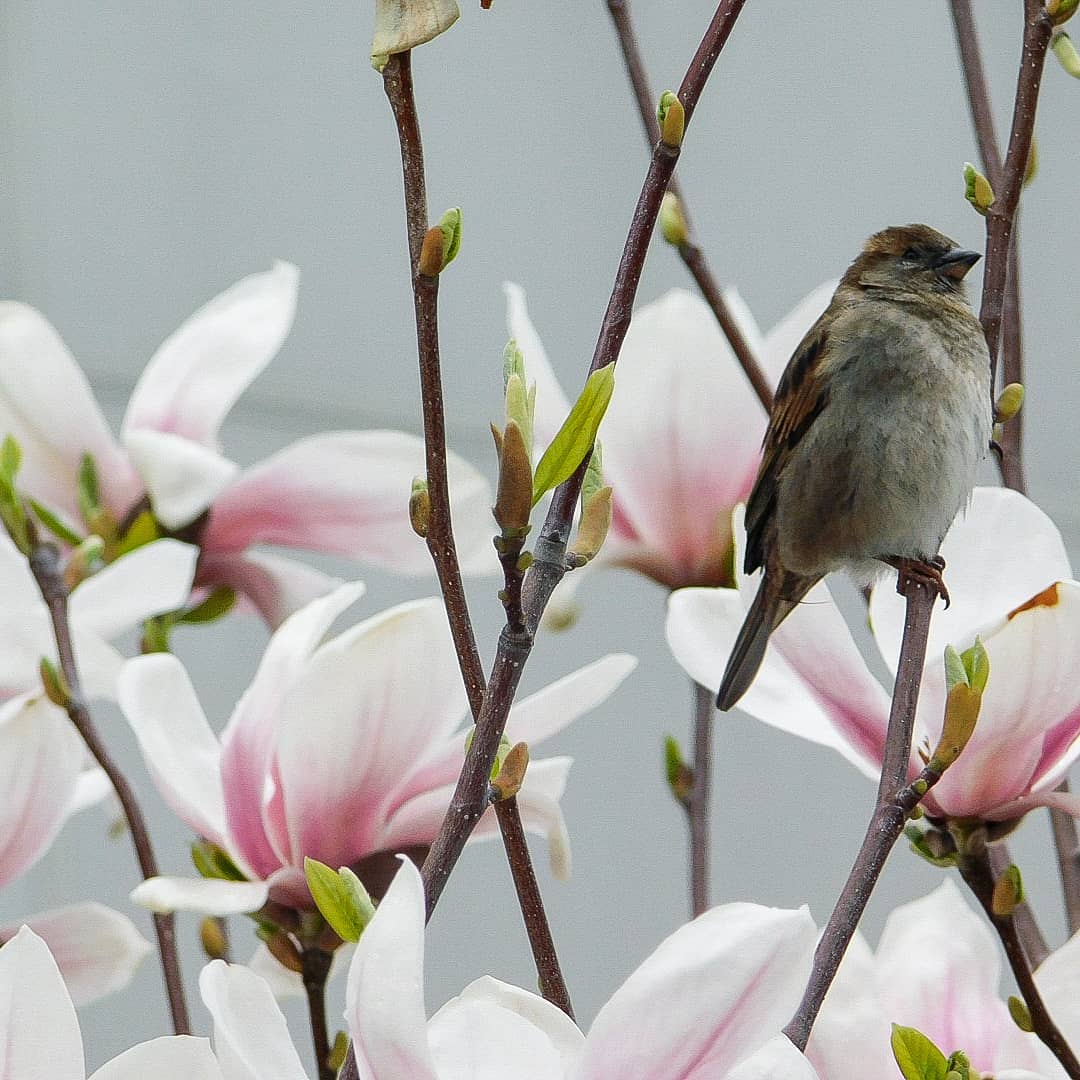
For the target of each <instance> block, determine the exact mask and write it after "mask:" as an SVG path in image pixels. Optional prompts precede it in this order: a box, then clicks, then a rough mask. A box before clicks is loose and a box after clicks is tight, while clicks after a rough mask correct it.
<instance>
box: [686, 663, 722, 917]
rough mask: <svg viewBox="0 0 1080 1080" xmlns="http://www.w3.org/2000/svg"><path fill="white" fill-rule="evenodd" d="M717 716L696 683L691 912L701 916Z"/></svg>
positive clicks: (689, 802)
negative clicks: (714, 725) (714, 731)
mask: <svg viewBox="0 0 1080 1080" xmlns="http://www.w3.org/2000/svg"><path fill="white" fill-rule="evenodd" d="M715 714H716V705H715V695H714V694H713V692H712V691H711V690H709V689H708V687H705V686H702V685H700V684H699V683H694V761H693V765H692V770H693V774H694V782H693V784H692V785H691V787H690V792H689V794H688V795H687V798H686V815H687V819H688V821H689V825H690V909H691V911H692V912H693V914H694V915H700V914H701V913H702V912H703V911H707V910H708V907H709V796H710V794H711V791H712V729H713V717H714V716H715Z"/></svg>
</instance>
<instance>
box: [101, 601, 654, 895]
mask: <svg viewBox="0 0 1080 1080" xmlns="http://www.w3.org/2000/svg"><path fill="white" fill-rule="evenodd" d="M361 592H362V587H361V586H359V585H346V586H342V587H340V588H338V589H336V590H335V591H334V592H332V593H331V594H330V595H328V596H326V597H323V598H322V599H320V600H316V601H313V602H312V603H311V604H309V605H307V606H306V607H305V608H302V609H301V610H300V611H298V612H296V614H294V615H293V616H292V617H291V618H289V619H288V620H286V621H285V622H284V623H283V624H282V626H281V627H280V628H279V629H278V630H277V632H276V633H275V634H274V635H273V637H272V638H271V640H270V643H269V645H268V646H267V649H266V653H265V654H264V656H263V659H262V662H261V664H260V666H259V669H258V671H257V673H256V675H255V678H254V680H253V682H252V684H251V686H250V687H249V688H248V690H247V692H246V693H245V694H244V696H243V697H242V698H241V699H240V701H239V703H238V704H237V706H236V708H235V710H234V711H233V714H232V717H231V718H230V720H229V722H228V724H227V725H226V727H225V730H224V732H223V734H222V737H221V740H220V742H219V741H218V738H217V736H215V735H214V733H213V732H212V730H211V728H210V726H209V724H208V723H207V721H206V717H205V716H204V714H203V712H202V709H201V707H200V706H199V703H198V700H197V698H196V697H195V692H194V690H193V689H192V687H191V684H190V682H189V681H188V677H187V674H186V672H185V671H184V668H183V666H182V665H181V663H180V661H179V660H177V659H176V658H175V657H173V656H170V655H164V654H158V655H153V656H143V657H138V658H136V659H135V660H132V661H129V663H128V664H127V665H126V667H125V668H124V671H123V673H122V674H121V677H120V704H121V707H122V708H123V710H124V712H125V713H126V715H127V718H128V720H129V721H130V723H131V725H132V727H133V729H134V730H135V734H136V736H137V737H138V740H139V745H140V747H141V749H142V752H143V756H144V758H145V759H146V762H147V765H148V766H149V769H150V773H151V775H152V777H153V779H154V782H155V783H156V784H157V787H158V789H159V790H160V792H161V794H162V796H163V797H164V798H165V800H166V801H167V802H168V803H169V805H170V806H171V807H172V808H173V810H175V811H176V813H177V814H178V815H179V816H180V817H181V818H183V819H184V820H185V821H186V822H187V823H188V824H189V825H190V826H191V827H192V828H193V829H194V830H195V831H196V832H197V833H198V834H199V835H200V836H203V837H205V838H206V839H208V840H210V841H212V842H213V843H215V844H217V845H219V846H220V847H221V848H223V849H224V850H225V851H226V852H227V853H228V854H229V856H230V857H231V858H232V859H233V861H234V862H235V863H236V865H237V867H239V869H240V870H241V871H242V873H243V874H244V876H245V877H246V878H248V879H249V880H248V881H244V882H235V881H221V880H208V881H191V882H186V881H179V880H176V879H161V878H158V879H154V880H153V881H151V882H147V883H145V884H144V885H142V886H140V887H139V888H138V889H137V890H136V892H135V896H136V899H137V900H138V901H139V902H140V903H144V904H146V905H147V906H150V907H153V908H157V909H165V908H176V909H180V908H187V909H194V910H201V911H209V912H212V913H219V914H226V913H229V912H239V911H253V910H255V909H257V908H258V907H260V906H261V905H262V904H263V903H264V901H265V900H266V898H267V896H268V895H270V896H272V897H273V898H274V899H277V900H280V901H282V902H285V903H288V904H289V905H291V906H299V907H310V905H311V899H310V896H309V894H308V890H307V885H306V881H305V878H304V871H303V863H304V857H305V856H310V857H312V858H315V859H318V860H320V861H321V862H324V863H328V864H329V865H331V866H334V867H338V866H342V865H354V864H356V863H357V862H358V861H359V860H361V859H363V858H364V857H366V856H368V855H374V854H376V853H379V852H391V853H392V852H396V851H402V850H405V849H407V848H410V847H413V846H423V845H428V844H430V843H431V842H432V840H433V839H434V838H435V835H436V833H437V831H438V828H439V826H440V824H441V823H442V819H443V816H444V815H445V812H446V808H447V806H448V804H449V801H450V795H451V792H452V790H453V785H454V783H455V782H456V780H457V776H458V773H459V772H460V770H461V765H462V761H463V760H464V751H465V737H466V729H465V728H464V727H463V726H462V718H463V715H464V713H465V696H464V690H463V688H462V685H461V677H460V674H459V672H458V667H457V662H456V659H455V654H454V650H453V645H452V642H451V640H450V634H449V629H448V627H447V625H446V613H445V611H444V610H443V606H442V603H441V601H439V600H436V599H431V600H420V601H414V602H412V603H408V604H402V605H400V606H399V607H395V608H391V609H390V610H388V611H385V612H383V613H382V614H380V615H376V616H374V617H373V618H371V619H368V620H367V621H366V622H362V623H360V624H358V625H356V626H354V627H352V628H351V629H349V630H346V631H345V632H344V633H342V634H340V635H339V636H337V637H335V638H331V639H330V640H329V641H326V642H325V643H323V644H320V642H321V641H322V639H323V636H324V635H325V633H326V631H327V630H328V629H329V627H330V625H331V623H332V622H333V621H334V619H335V618H336V617H337V616H338V615H340V614H341V613H342V612H343V611H344V610H345V609H346V608H347V607H348V606H349V605H350V604H352V603H353V602H354V601H355V600H356V599H357V598H358V597H359V596H360V594H361ZM635 663H636V661H635V660H634V659H633V658H632V657H629V656H625V655H613V656H608V657H605V658H604V659H602V660H599V661H597V662H595V663H593V664H591V665H589V666H588V667H585V668H582V669H580V670H579V671H577V672H575V673H574V674H572V675H569V676H567V677H566V678H564V679H562V680H560V681H559V682H556V683H554V684H552V685H551V686H549V687H547V689H545V690H541V691H540V692H539V693H537V694H534V695H533V696H532V697H529V698H526V699H525V700H524V701H521V702H520V703H518V704H517V705H516V706H515V707H514V709H513V710H512V712H511V714H510V719H509V722H508V724H507V728H506V734H507V737H508V738H509V740H510V741H511V742H518V741H525V742H528V743H529V745H530V747H535V745H536V744H537V743H539V742H540V741H542V740H543V739H545V738H547V737H548V736H549V735H552V734H554V733H555V732H556V731H559V730H561V729H562V728H563V727H564V726H565V725H566V724H568V723H570V721H571V720H573V719H575V718H576V717H577V716H579V715H580V714H581V713H583V712H586V711H588V710H589V709H591V708H593V707H594V706H595V705H597V704H598V703H599V702H601V701H603V700H604V699H605V698H606V697H607V696H608V695H609V694H610V693H611V692H612V691H613V690H614V689H615V688H616V687H617V686H618V685H619V683H620V682H622V680H623V679H624V678H625V677H626V675H627V674H628V673H629V672H630V670H631V669H632V668H633V667H634V664H635ZM569 766H570V761H569V759H567V758H549V759H541V760H533V761H532V763H531V764H530V765H529V769H528V773H527V775H526V779H525V785H524V787H523V788H522V789H521V792H520V793H519V795H518V804H519V806H520V808H521V813H522V818H523V820H524V822H525V824H526V826H527V827H529V828H530V829H531V830H532V831H534V832H538V833H541V834H542V835H545V836H546V837H547V839H548V843H549V846H550V849H551V852H552V861H553V864H554V866H555V868H556V870H557V871H562V872H566V870H567V869H568V859H569V849H568V840H567V837H566V826H565V823H564V821H563V818H562V812H561V810H560V808H559V798H560V796H561V795H562V790H563V786H564V784H565V782H566V775H567V771H568V769H569ZM495 827H496V823H495V822H494V820H493V815H492V814H491V813H489V814H487V815H486V816H485V818H484V819H483V820H482V821H481V822H480V824H479V826H478V829H477V834H479V835H485V834H489V833H490V832H491V831H492V830H493V829H494V828H495Z"/></svg>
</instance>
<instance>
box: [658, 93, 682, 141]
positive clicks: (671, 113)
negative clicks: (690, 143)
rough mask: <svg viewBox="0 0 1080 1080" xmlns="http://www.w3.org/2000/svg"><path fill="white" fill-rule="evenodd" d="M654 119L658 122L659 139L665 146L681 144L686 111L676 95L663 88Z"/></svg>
mask: <svg viewBox="0 0 1080 1080" xmlns="http://www.w3.org/2000/svg"><path fill="white" fill-rule="evenodd" d="M656 119H657V120H658V121H659V122H660V141H661V142H662V143H663V144H664V145H665V146H675V147H678V146H682V141H683V133H684V131H685V129H686V111H685V110H684V109H683V104H682V102H681V101H680V100H679V98H678V95H677V94H675V93H674V92H672V91H671V90H665V91H664V92H663V94H661V95H660V107H659V108H658V109H657V110H656Z"/></svg>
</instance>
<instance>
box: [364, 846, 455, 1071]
mask: <svg viewBox="0 0 1080 1080" xmlns="http://www.w3.org/2000/svg"><path fill="white" fill-rule="evenodd" d="M345 1023H346V1025H347V1027H348V1030H349V1035H350V1036H351V1037H352V1040H353V1050H354V1051H355V1053H356V1058H357V1064H358V1065H359V1067H360V1075H361V1076H363V1077H364V1078H365V1080H399V1078H400V1077H405V1076H407V1077H410V1080H440V1078H439V1077H438V1075H437V1073H436V1071H435V1065H434V1063H433V1061H432V1058H431V1052H430V1050H429V1048H428V1039H427V1024H426V1020H425V1013H424V884H423V881H422V880H421V878H420V871H419V870H417V869H416V867H415V866H413V864H412V863H411V862H409V861H408V860H407V859H403V860H402V862H401V867H400V869H399V870H398V872H397V874H395V875H394V880H393V881H392V882H391V884H390V888H389V889H388V890H387V892H386V895H385V896H384V897H383V899H382V901H381V903H380V904H379V907H378V910H377V911H376V912H375V917H374V918H373V919H372V920H371V922H370V923H369V924H368V926H367V929H365V930H364V933H363V934H362V935H361V937H360V942H359V944H358V945H357V946H356V953H355V954H354V955H353V961H352V964H350V965H349V980H348V984H347V988H346V996H345Z"/></svg>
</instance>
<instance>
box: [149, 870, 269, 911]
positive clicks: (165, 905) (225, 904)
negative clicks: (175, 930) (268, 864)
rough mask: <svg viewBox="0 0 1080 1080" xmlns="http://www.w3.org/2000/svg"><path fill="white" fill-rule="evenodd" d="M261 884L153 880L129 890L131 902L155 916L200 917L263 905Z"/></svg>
mask: <svg viewBox="0 0 1080 1080" xmlns="http://www.w3.org/2000/svg"><path fill="white" fill-rule="evenodd" d="M269 891H270V890H269V886H268V885H267V884H266V882H265V881H220V880H218V879H217V878H178V877H153V878H147V879H146V881H144V882H142V883H141V884H139V885H136V886H135V888H134V889H132V890H131V902H132V903H133V904H137V905H138V906H139V907H143V908H146V909H147V911H153V912H156V913H158V914H165V913H168V912H170V911H194V912H197V913H199V914H202V915H245V914H247V913H248V912H251V911H258V910H259V908H261V907H262V906H263V904H265V903H266V898H267V895H268V894H269Z"/></svg>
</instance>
